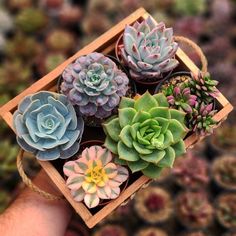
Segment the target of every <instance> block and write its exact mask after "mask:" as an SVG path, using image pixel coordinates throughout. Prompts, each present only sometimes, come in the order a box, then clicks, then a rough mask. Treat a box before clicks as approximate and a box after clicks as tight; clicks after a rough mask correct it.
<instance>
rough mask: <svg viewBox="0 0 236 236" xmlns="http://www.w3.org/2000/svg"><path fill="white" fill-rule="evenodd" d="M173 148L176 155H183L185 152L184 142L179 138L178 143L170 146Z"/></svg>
mask: <svg viewBox="0 0 236 236" xmlns="http://www.w3.org/2000/svg"><path fill="white" fill-rule="evenodd" d="M171 147H172V148H173V149H174V150H175V155H176V157H179V156H181V155H183V154H184V153H185V152H186V148H185V143H184V141H183V140H180V141H179V142H178V143H176V144H174V145H172V146H171Z"/></svg>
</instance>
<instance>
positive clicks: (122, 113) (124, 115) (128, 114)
mask: <svg viewBox="0 0 236 236" xmlns="http://www.w3.org/2000/svg"><path fill="white" fill-rule="evenodd" d="M136 113H137V112H136V110H135V109H134V108H130V107H127V108H123V109H119V122H120V126H121V128H123V127H125V126H126V125H129V124H131V122H132V120H133V118H134V116H135V115H136Z"/></svg>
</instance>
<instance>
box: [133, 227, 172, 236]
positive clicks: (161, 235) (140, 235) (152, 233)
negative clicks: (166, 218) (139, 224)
mask: <svg viewBox="0 0 236 236" xmlns="http://www.w3.org/2000/svg"><path fill="white" fill-rule="evenodd" d="M136 236H168V235H167V233H166V232H165V231H163V230H162V229H159V228H157V227H146V228H144V229H140V230H139V231H138V232H137V234H136Z"/></svg>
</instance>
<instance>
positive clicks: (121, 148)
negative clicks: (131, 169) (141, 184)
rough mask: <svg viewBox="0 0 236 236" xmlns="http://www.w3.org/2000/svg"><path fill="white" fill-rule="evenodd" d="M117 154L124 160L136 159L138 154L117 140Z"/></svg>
mask: <svg viewBox="0 0 236 236" xmlns="http://www.w3.org/2000/svg"><path fill="white" fill-rule="evenodd" d="M118 155H119V158H120V159H122V160H126V161H138V160H139V159H140V158H139V154H138V153H137V152H136V151H135V150H134V149H131V148H128V147H127V146H126V145H125V144H124V143H122V142H121V141H119V143H118Z"/></svg>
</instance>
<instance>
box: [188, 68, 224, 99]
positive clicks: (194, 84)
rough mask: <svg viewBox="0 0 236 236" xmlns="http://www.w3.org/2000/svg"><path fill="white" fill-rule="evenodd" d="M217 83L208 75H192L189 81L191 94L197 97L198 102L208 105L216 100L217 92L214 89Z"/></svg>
mask: <svg viewBox="0 0 236 236" xmlns="http://www.w3.org/2000/svg"><path fill="white" fill-rule="evenodd" d="M217 84H218V81H216V80H213V79H212V78H211V76H210V74H209V73H206V74H205V73H203V72H201V71H199V72H198V73H196V74H195V73H192V80H189V87H190V88H191V92H192V93H193V94H195V95H197V96H198V100H199V102H205V103H209V102H212V100H213V98H216V97H217V96H218V94H219V91H218V90H217V89H216V85H217Z"/></svg>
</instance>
